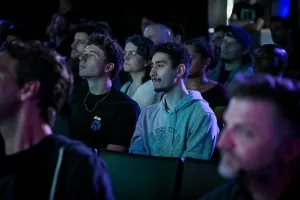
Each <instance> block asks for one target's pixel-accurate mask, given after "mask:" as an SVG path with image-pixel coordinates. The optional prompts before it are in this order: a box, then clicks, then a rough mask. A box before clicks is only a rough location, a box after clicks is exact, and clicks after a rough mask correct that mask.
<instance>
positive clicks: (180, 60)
mask: <svg viewBox="0 0 300 200" xmlns="http://www.w3.org/2000/svg"><path fill="white" fill-rule="evenodd" d="M159 52H160V53H165V54H168V55H169V57H170V59H171V62H172V65H173V67H174V68H176V67H177V66H178V65H180V64H184V65H185V67H186V69H185V72H184V74H183V76H182V78H183V79H186V78H187V76H188V74H189V71H190V68H191V63H192V56H191V54H190V52H189V51H188V49H187V48H186V47H185V45H184V44H181V43H179V42H164V43H161V44H158V45H157V46H156V47H155V48H154V50H153V55H154V54H155V53H159Z"/></svg>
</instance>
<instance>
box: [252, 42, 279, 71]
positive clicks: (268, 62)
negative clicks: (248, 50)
mask: <svg viewBox="0 0 300 200" xmlns="http://www.w3.org/2000/svg"><path fill="white" fill-rule="evenodd" d="M275 61H276V60H275V54H274V50H273V49H269V48H268V49H267V48H263V47H261V48H259V49H258V50H257V51H256V53H255V56H254V67H253V68H254V71H255V72H258V73H268V72H267V70H269V69H272V68H273V67H276V66H277V63H276V62H275Z"/></svg>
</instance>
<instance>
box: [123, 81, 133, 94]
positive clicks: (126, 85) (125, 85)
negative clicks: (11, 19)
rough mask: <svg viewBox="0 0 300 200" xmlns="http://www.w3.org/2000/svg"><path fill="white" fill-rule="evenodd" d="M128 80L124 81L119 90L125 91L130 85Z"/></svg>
mask: <svg viewBox="0 0 300 200" xmlns="http://www.w3.org/2000/svg"><path fill="white" fill-rule="evenodd" d="M130 83H131V82H130V81H128V82H127V83H125V84H124V85H122V87H121V89H120V91H121V92H126V90H127V88H128V87H129V86H130Z"/></svg>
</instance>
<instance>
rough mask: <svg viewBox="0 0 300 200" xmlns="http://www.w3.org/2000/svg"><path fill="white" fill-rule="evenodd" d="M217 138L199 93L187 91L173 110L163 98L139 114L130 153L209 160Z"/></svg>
mask: <svg viewBox="0 0 300 200" xmlns="http://www.w3.org/2000/svg"><path fill="white" fill-rule="evenodd" d="M218 136H219V128H218V124H217V119H216V116H215V114H214V112H213V111H212V109H211V108H210V107H209V105H208V103H207V102H206V101H205V100H204V99H203V98H202V96H201V94H200V93H199V92H198V91H189V94H187V95H186V96H184V97H183V98H182V99H180V100H179V101H178V102H177V104H176V106H175V108H173V109H172V110H166V106H165V98H163V99H162V100H161V102H159V103H156V104H153V105H151V106H148V107H145V108H144V110H142V112H141V114H140V117H139V119H138V122H137V125H136V129H135V132H134V135H133V137H132V140H131V146H130V149H129V152H130V153H134V154H142V155H151V156H162V157H183V158H187V157H189V158H195V159H203V160H208V159H210V157H211V155H212V153H213V151H214V148H215V145H216V141H217V138H218Z"/></svg>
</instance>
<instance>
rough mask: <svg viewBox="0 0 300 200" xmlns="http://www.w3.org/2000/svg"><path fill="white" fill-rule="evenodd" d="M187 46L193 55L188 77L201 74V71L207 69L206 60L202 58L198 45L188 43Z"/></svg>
mask: <svg viewBox="0 0 300 200" xmlns="http://www.w3.org/2000/svg"><path fill="white" fill-rule="evenodd" d="M186 48H187V49H188V50H189V52H190V54H191V55H192V65H191V69H190V71H189V75H188V78H190V77H195V76H199V77H200V74H201V73H203V72H204V73H205V70H206V67H207V66H206V61H205V59H203V58H202V55H201V54H200V53H198V52H197V47H195V46H194V45H186Z"/></svg>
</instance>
